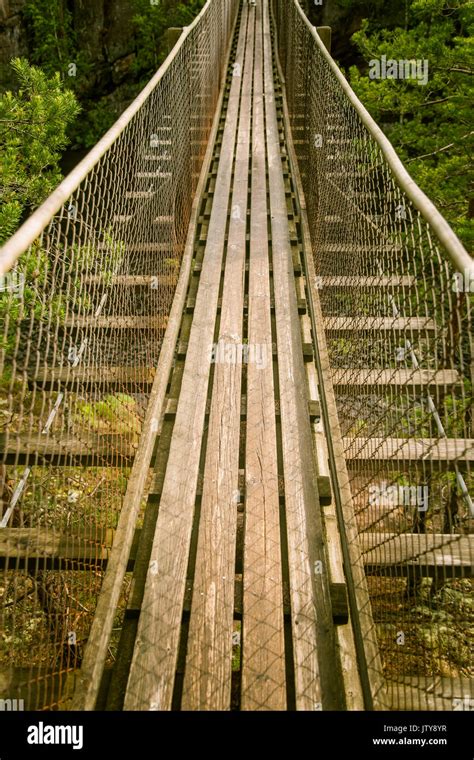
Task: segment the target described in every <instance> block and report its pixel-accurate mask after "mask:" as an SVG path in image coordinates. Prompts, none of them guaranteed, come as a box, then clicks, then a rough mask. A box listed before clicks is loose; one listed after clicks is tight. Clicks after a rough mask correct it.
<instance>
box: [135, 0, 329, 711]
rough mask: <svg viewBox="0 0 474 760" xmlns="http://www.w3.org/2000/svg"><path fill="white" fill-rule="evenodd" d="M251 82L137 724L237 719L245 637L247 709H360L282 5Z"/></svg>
mask: <svg viewBox="0 0 474 760" xmlns="http://www.w3.org/2000/svg"><path fill="white" fill-rule="evenodd" d="M233 71H234V74H235V76H233V78H232V83H231V87H230V93H229V97H228V102H227V113H226V118H225V123H224V128H223V135H222V146H221V155H222V160H221V161H220V162H219V165H218V170H217V176H216V180H215V193H214V198H213V203H212V207H211V210H210V218H209V221H208V226H207V238H206V244H205V250H204V256H203V259H202V263H201V266H200V271H199V279H198V282H197V287H196V292H195V294H194V300H193V306H194V308H193V310H192V320H191V324H190V327H189V336H188V339H187V351H186V355H185V361H184V366H183V369H182V377H181V379H180V389H179V395H178V397H177V404H176V413H175V416H174V425H173V428H172V433H171V438H170V443H169V454H168V457H167V462H166V466H165V468H164V471H163V480H162V486H161V489H160V491H161V493H160V496H159V507H158V516H157V521H156V527H155V530H154V537H153V545H152V548H151V553H150V556H149V558H148V563H147V567H148V569H147V573H146V580H145V583H144V589H143V599H142V601H141V605H140V614H139V619H138V626H137V631H136V639H135V643H134V647H133V656H132V659H131V665H130V673H129V676H128V679H127V683H126V693H125V699H124V708H125V709H127V710H130V709H132V710H133V709H135V710H137V709H138V710H140V709H145V710H169V709H171V708H172V707H173V706H174V705H175V704H176V701H177V700H178V701H179V699H180V694H181V699H180V706H181V708H182V709H190V710H196V709H207V710H226V709H229V708H230V707H231V700H232V695H233V689H232V687H233V669H232V662H233V651H234V657H235V652H236V651H240V647H239V646H236V642H238V641H240V638H241V639H242V642H243V646H242V648H241V675H240V678H241V688H240V708H241V709H243V710H258V709H276V710H284V709H286V708H287V706H288V703H289V700H294V703H295V706H296V707H297V708H299V709H318V708H319V707H321V706H322V703H323V701H324V703H325V707H330V706H332V707H333V708H337V707H341V706H342V703H341V700H343V699H344V697H343V694H344V689H343V688H342V687H341V684H340V683H339V684H338V679H337V677H334V673H335V672H336V673H337V670H338V666H337V664H336V662H337V651H336V635H335V626H334V623H333V619H332V609H331V597H330V577H329V573H328V568H327V562H326V559H325V548H324V544H323V528H322V518H321V514H320V510H319V507H318V504H319V501H318V492H317V470H316V464H315V461H314V460H313V454H312V451H313V447H312V440H311V435H312V433H311V422H310V415H309V413H308V409H309V405H308V402H309V400H310V399H309V397H308V389H307V383H306V380H305V367H304V355H303V343H302V333H301V325H300V316H299V313H298V298H297V293H296V288H295V278H294V269H293V256H292V246H291V239H290V236H291V230H290V228H289V223H288V208H287V203H286V194H285V181H284V177H283V169H282V161H281V155H280V136H279V125H278V121H277V108H276V93H275V89H274V74H273V54H272V42H271V36H270V20H269V11H268V4H267V3H265V4H263V5H259V6H258V7H257V8H256V9H254V8H248V7H247V6H246V7H245V8H244V10H243V12H242V17H241V23H240V29H239V34H238V48H237V53H236V59H235V63H234V66H233ZM230 157H233V159H232V160H230ZM272 303H273V304H274V309H272ZM219 306H220V309H219V310H218V307H219ZM274 342H276V356H275V355H274V351H273V343H274ZM213 347H214V353H213ZM244 392H245V394H244ZM242 403H245V405H246V408H245V410H244V411H245V422H243V421H242V411H243V409H242ZM206 410H207V411H208V412H209V414H208V417H207V416H206ZM277 412H279V414H278V415H277ZM241 468H243V469H244V470H245V483H244V486H243V487H244V489H245V514H244V515H243V530H242V535H241V536H240V535H239V541H238V532H239V534H240V531H238V525H239V514H240V512H241V510H242V505H243V498H242V496H243V494H242V493H241V488H242V484H241V483H240V481H239V470H240V469H241ZM201 473H202V486H201V489H200V490H201V494H200V496H198V495H197V487H198V479H199V477H200V474H201ZM239 555H240V556H239ZM236 565H238V566H239V567H238V569H239V570H240V573H241V575H242V577H243V586H242V612H241V615H240V617H241V621H240V624H239V625H236V609H235V601H234V590H235V584H236ZM315 570H316V571H315ZM190 578H191V580H192V600H191V605H190V611H189V613H185V611H184V604H185V599H187V594H186V589H187V584H188V581H189V579H190ZM287 580H288V588H289V600H288V601H289V605H287V608H286V612H285V609H284V591H283V589H284V584H285V583H286V581H287ZM288 610H290V612H289V614H288ZM180 671H181V674H179V673H180ZM234 680H235V679H234ZM290 681H291V684H290V683H289V682H290Z"/></svg>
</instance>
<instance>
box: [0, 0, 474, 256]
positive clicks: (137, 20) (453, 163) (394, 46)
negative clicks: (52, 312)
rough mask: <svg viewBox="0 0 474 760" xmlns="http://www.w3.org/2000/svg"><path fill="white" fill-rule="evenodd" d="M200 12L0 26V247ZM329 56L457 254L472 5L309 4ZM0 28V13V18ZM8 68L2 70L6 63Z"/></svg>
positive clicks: (161, 5)
mask: <svg viewBox="0 0 474 760" xmlns="http://www.w3.org/2000/svg"><path fill="white" fill-rule="evenodd" d="M203 4H204V2H203V0H186V1H184V2H183V1H182V2H176V0H162V1H161V2H156V3H155V2H150V1H149V0H132V2H127V3H125V2H123V1H122V0H117V2H114V3H109V2H104V1H102V2H99V3H91V2H87V0H76V1H75V2H72V3H71V2H66V1H65V0H23V1H21V0H20V1H19V2H15V3H11V4H10V6H11V13H10V14H8V6H9V4H8V3H7V4H6V10H5V6H3V15H4V18H3V19H2V18H1V15H0V40H1V41H2V42H3V43H4V44H3V53H2V58H1V59H0V93H1V94H0V151H1V167H2V176H3V179H2V187H1V191H0V192H1V196H0V242H1V241H4V240H5V239H6V238H7V237H8V236H9V235H11V234H12V232H13V231H14V230H15V229H16V227H17V226H18V224H19V222H20V220H21V219H22V218H24V216H25V215H26V214H28V213H29V212H31V210H32V209H33V208H34V207H35V206H37V205H38V204H39V203H40V202H41V201H42V200H43V199H44V198H45V197H46V196H47V195H48V194H49V192H50V191H51V189H52V188H53V187H54V186H55V185H56V184H57V182H58V180H59V178H60V176H61V173H62V172H64V171H65V170H67V169H70V168H71V167H72V165H74V163H75V162H76V161H77V160H78V158H80V157H82V156H83V155H84V153H85V151H86V150H87V149H88V148H90V147H92V145H94V144H95V143H96V142H97V140H98V139H99V138H100V137H101V136H102V135H103V134H104V132H105V131H106V130H107V129H108V128H109V127H110V126H111V125H112V123H113V122H114V121H115V120H116V119H117V118H118V116H119V115H120V113H121V111H122V110H124V108H125V107H126V106H127V105H128V104H129V103H130V102H131V100H132V99H133V98H134V97H135V96H136V94H137V93H138V92H139V91H140V89H141V88H142V87H143V86H144V84H145V83H146V82H147V81H148V79H149V78H150V76H151V75H152V73H153V72H154V71H155V70H156V69H157V67H158V66H159V65H160V63H161V62H162V61H163V60H164V58H165V57H166V55H167V53H168V52H169V38H167V36H166V30H167V29H168V28H170V27H182V26H184V25H186V24H189V22H190V21H191V20H192V19H193V17H194V16H195V15H196V14H197V12H198V11H199V10H200V9H201V7H202V6H203ZM306 10H307V11H308V12H309V13H310V17H311V20H312V21H313V22H314V23H315V24H320V25H322V24H327V25H330V26H331V27H332V30H333V54H334V56H335V58H336V60H338V62H339V63H340V65H341V66H342V67H343V70H344V71H345V73H346V75H347V76H348V78H349V80H350V82H351V85H352V86H353V88H354V89H355V91H356V93H357V94H358V95H359V97H360V98H361V100H362V102H363V103H364V105H365V106H366V107H367V108H368V110H369V111H370V113H371V114H372V116H373V117H374V118H375V120H376V121H377V122H378V123H379V124H380V125H381V126H382V128H383V129H384V130H385V132H386V134H387V135H388V137H389V138H390V140H391V141H392V142H393V144H394V146H395V148H396V149H397V151H398V152H399V154H400V156H401V158H402V160H403V161H404V162H405V163H406V166H407V168H408V170H409V171H410V173H411V174H412V176H413V177H414V179H415V181H416V182H417V183H418V184H420V186H421V187H422V189H424V190H425V192H427V193H428V195H430V197H431V198H432V200H433V202H434V203H435V205H436V206H437V207H438V208H439V209H440V211H441V213H442V214H443V215H444V216H445V217H446V218H447V220H448V221H449V222H450V223H451V224H452V225H453V227H454V229H455V231H456V233H457V234H458V235H459V237H460V238H461V240H462V241H463V243H464V244H465V246H467V247H469V246H470V245H471V244H472V239H473V218H474V197H473V169H472V151H473V135H474V131H473V128H472V95H473V86H472V74H473V70H474V41H473V30H474V5H473V3H472V2H468V1H467V0H403V2H400V3H392V2H389V1H388V0H375V2H366V0H362V2H361V0H338V2H335V1H334V0H332V1H331V2H329V1H328V2H325V3H317V4H313V3H312V2H311V3H310V2H309V0H307V2H306ZM0 14H1V9H0ZM9 54H12V55H11V58H8V56H9ZM383 55H385V56H386V57H387V58H388V59H396V60H399V59H408V60H412V59H415V60H419V59H421V60H427V61H428V62H429V67H430V69H429V80H428V83H427V86H423V87H420V86H418V85H417V83H416V82H414V81H413V80H411V81H408V80H407V81H395V80H394V79H385V80H379V81H374V80H372V79H371V78H370V76H369V61H370V60H371V59H374V58H379V57H381V56H383Z"/></svg>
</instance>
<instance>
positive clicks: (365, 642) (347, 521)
mask: <svg viewBox="0 0 474 760" xmlns="http://www.w3.org/2000/svg"><path fill="white" fill-rule="evenodd" d="M283 91H285V85H284V84H283ZM305 97H306V96H305V95H302V99H304V98H305ZM283 110H284V114H285V126H286V139H287V147H288V156H289V161H290V166H291V169H292V174H293V179H294V182H295V186H296V190H297V194H296V198H297V202H298V208H299V211H300V218H301V233H302V240H303V257H304V262H305V267H306V272H307V280H306V283H307V288H308V291H309V294H310V299H309V300H310V302H311V306H312V311H313V312H314V322H313V325H312V326H313V330H314V340H315V342H316V344H317V353H318V356H319V361H320V365H321V372H322V377H323V378H324V381H325V382H324V390H325V399H326V404H327V412H328V425H329V429H330V440H331V447H332V453H333V458H334V484H335V489H336V493H335V498H337V499H338V500H339V503H340V508H341V511H342V513H343V519H344V531H343V532H344V533H345V535H342V536H341V547H342V548H343V549H345V550H346V551H345V557H344V561H345V562H347V568H346V575H347V578H348V584H349V582H350V581H351V585H350V586H349V585H348V590H349V591H350V592H351V599H350V609H351V615H353V617H352V619H351V624H352V625H351V627H352V633H353V638H354V643H355V647H356V662H354V663H349V665H348V667H347V668H346V675H345V679H346V683H347V682H349V679H350V678H351V675H350V674H351V673H352V674H354V671H355V679H354V682H353V683H352V684H349V689H350V691H351V693H348V694H347V696H346V702H347V707H348V708H349V709H350V708H351V706H353V708H352V709H362V708H363V707H364V706H365V707H366V709H372V708H373V707H376V708H377V709H387V706H388V705H387V700H386V697H385V689H384V680H383V676H382V672H383V669H382V663H381V660H380V653H379V647H378V642H377V636H376V631H375V625H374V620H373V616H372V607H371V603H370V598H369V594H368V588H367V580H366V575H365V571H364V565H363V562H362V557H361V552H360V546H359V541H358V535H359V529H358V525H357V520H356V517H355V510H354V504H353V501H352V494H351V487H350V481H349V474H348V471H347V466H346V462H345V458H344V450H343V445H342V435H341V428H340V424H339V418H338V413H337V407H336V399H335V396H334V391H333V387H332V384H331V382H330V380H329V373H330V362H329V354H328V347H327V342H326V336H325V332H324V329H323V327H322V321H323V316H322V311H321V303H320V299H319V291H318V289H317V287H316V282H317V278H316V273H315V269H314V257H313V251H312V243H311V236H310V232H309V223H308V216H307V212H306V205H305V198H304V192H303V184H302V175H301V173H300V170H299V165H298V160H297V156H296V150H295V145H296V144H297V143H298V142H304V141H298V140H293V138H292V130H291V119H290V116H289V113H288V108H287V105H286V102H285V99H283ZM312 321H313V320H312ZM341 630H343V629H338V632H339V631H341ZM343 659H344V658H343ZM354 664H355V668H354ZM343 667H344V663H343ZM361 690H362V693H361ZM361 698H362V699H363V702H362V704H361Z"/></svg>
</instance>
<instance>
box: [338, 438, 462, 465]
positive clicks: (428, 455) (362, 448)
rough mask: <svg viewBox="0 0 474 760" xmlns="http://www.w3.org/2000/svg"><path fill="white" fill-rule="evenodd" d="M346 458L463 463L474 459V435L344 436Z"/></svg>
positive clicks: (353, 459) (369, 460) (359, 460)
mask: <svg viewBox="0 0 474 760" xmlns="http://www.w3.org/2000/svg"><path fill="white" fill-rule="evenodd" d="M344 453H345V457H346V460H347V461H348V463H349V466H350V462H351V461H358V462H361V461H363V462H371V461H378V462H379V461H393V462H405V463H408V462H410V463H412V464H414V463H415V462H418V463H423V462H427V463H428V462H429V463H438V464H443V463H445V464H448V463H450V462H458V464H460V465H462V464H463V463H466V462H473V461H474V439H469V438H467V439H463V438H459V439H457V438H344Z"/></svg>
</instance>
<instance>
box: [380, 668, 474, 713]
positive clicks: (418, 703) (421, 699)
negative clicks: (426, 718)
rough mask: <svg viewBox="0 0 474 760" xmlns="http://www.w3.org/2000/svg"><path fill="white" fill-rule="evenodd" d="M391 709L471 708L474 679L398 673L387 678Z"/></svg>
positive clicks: (472, 705) (454, 709) (432, 709)
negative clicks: (393, 677) (395, 677)
mask: <svg viewBox="0 0 474 760" xmlns="http://www.w3.org/2000/svg"><path fill="white" fill-rule="evenodd" d="M387 693H388V698H389V700H390V709H392V710H404V711H407V712H412V711H416V710H426V711H429V712H431V711H443V710H453V711H456V712H458V711H464V710H468V711H472V710H473V709H474V679H472V678H465V677H464V678H453V677H451V676H449V677H443V676H398V678H397V680H396V681H388V682H387Z"/></svg>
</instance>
